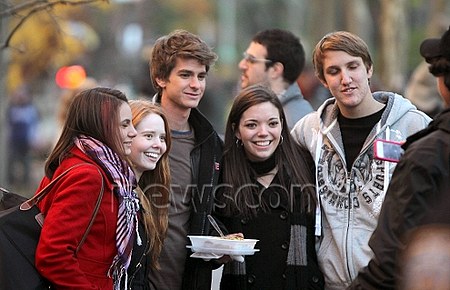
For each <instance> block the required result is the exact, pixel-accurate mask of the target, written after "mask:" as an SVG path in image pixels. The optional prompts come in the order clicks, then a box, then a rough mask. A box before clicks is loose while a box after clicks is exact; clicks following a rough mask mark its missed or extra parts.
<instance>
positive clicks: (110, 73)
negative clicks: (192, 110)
mask: <svg viewBox="0 0 450 290" xmlns="http://www.w3.org/2000/svg"><path fill="white" fill-rule="evenodd" d="M449 15H450V1H448V0H314V1H312V0H311V1H307V0H110V1H104V0H80V1H75V0H68V1H58V0H52V1H44V0H41V1H37V0H36V1H34V0H31V1H25V0H21V1H19V0H9V1H4V0H0V19H1V21H0V120H1V124H0V137H1V138H0V160H1V162H0V186H2V187H5V188H9V189H11V190H14V191H17V192H19V193H21V194H24V195H32V194H33V193H34V190H35V188H36V186H37V182H38V181H39V180H40V179H41V178H42V176H43V174H44V172H43V163H44V160H45V158H46V156H47V154H48V152H49V150H50V149H51V148H52V146H53V144H54V142H55V140H56V138H57V137H58V134H59V128H60V124H61V122H62V120H63V119H64V108H65V107H66V104H65V100H66V98H67V95H70V94H71V93H73V90H74V89H76V88H77V87H79V86H80V85H81V84H82V83H83V85H86V82H85V79H86V78H87V80H88V81H92V83H95V84H98V85H102V86H111V87H115V88H118V89H121V90H123V91H124V92H125V93H126V94H127V95H128V97H129V98H130V99H135V98H140V97H151V96H152V95H153V88H152V85H151V82H150V79H149V70H148V60H149V55H150V53H151V49H152V45H153V43H154V41H155V40H156V39H157V38H158V37H160V36H162V35H164V34H167V33H169V32H171V31H172V30H174V29H177V28H182V29H186V30H189V31H191V32H193V33H196V34H198V35H199V36H200V37H201V38H202V39H204V40H205V41H206V42H207V43H208V44H210V45H211V46H212V47H213V48H214V50H215V51H216V52H217V54H218V55H219V60H218V62H217V63H216V65H215V66H214V67H213V68H212V70H211V71H210V73H209V75H208V79H207V90H206V94H205V96H204V98H203V100H202V102H201V105H200V109H201V110H202V111H203V113H204V114H206V116H207V117H208V118H209V119H210V120H211V122H212V123H213V124H214V125H215V127H216V129H217V131H218V132H219V133H223V131H224V122H225V118H226V116H227V114H228V107H229V104H230V101H231V100H232V98H233V97H234V96H235V94H236V93H237V90H238V87H239V85H238V81H239V70H238V67H237V64H238V62H239V61H240V59H241V56H242V52H243V51H244V50H245V49H246V48H247V46H248V44H249V42H250V39H251V37H252V36H253V35H254V34H255V33H256V32H258V31H260V30H263V29H267V28H283V29H288V30H291V31H292V32H294V34H296V35H297V36H298V37H300V40H301V42H302V44H303V46H304V48H305V51H306V57H307V67H306V68H305V70H304V73H303V75H302V76H301V78H300V80H299V82H300V86H301V88H302V91H303V93H304V95H305V97H306V98H312V96H313V92H314V90H315V89H316V88H317V87H318V86H320V84H319V83H318V81H317V79H316V78H315V76H314V75H313V72H312V70H311V51H312V49H313V47H314V45H315V43H316V42H317V41H318V40H319V39H320V38H321V37H322V36H323V35H324V34H326V33H328V32H330V31H334V30H348V31H351V32H353V33H356V34H357V35H359V36H360V37H362V38H363V39H364V40H365V41H366V42H367V43H368V45H369V46H370V50H371V52H372V56H373V57H374V62H375V67H374V70H375V73H374V77H373V79H372V80H371V84H372V86H373V89H374V90H377V89H383V90H390V91H395V92H398V93H400V94H403V95H404V94H405V90H406V89H407V86H408V83H409V81H410V80H411V79H412V75H413V74H414V72H415V69H416V68H418V67H419V66H420V64H421V58H420V56H419V53H418V47H419V44H420V42H421V41H422V40H423V39H424V38H425V37H433V36H434V37H440V35H441V34H442V32H443V31H444V30H445V29H446V28H447V27H448V26H449V25H450V18H449ZM67 67H69V68H71V70H64V69H65V68H67ZM432 86H434V82H433V83H432ZM10 133H14V134H10ZM12 138H14V139H12Z"/></svg>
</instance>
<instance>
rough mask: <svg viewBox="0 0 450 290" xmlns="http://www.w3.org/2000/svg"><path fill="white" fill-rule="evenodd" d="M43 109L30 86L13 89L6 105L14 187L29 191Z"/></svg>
mask: <svg viewBox="0 0 450 290" xmlns="http://www.w3.org/2000/svg"><path fill="white" fill-rule="evenodd" d="M39 120H40V117H39V112H38V109H37V108H36V106H35V105H34V104H33V100H32V96H31V92H30V91H29V89H28V88H27V87H26V86H22V87H19V88H18V89H17V90H16V91H14V92H13V94H12V95H11V97H10V99H9V104H8V107H7V109H6V121H7V131H8V143H7V144H8V163H7V170H8V183H9V186H11V187H12V188H13V189H15V190H17V191H19V192H22V191H24V192H25V191H27V190H28V189H29V188H28V187H29V185H30V184H33V183H32V182H31V180H30V179H31V178H32V175H31V166H32V154H33V147H34V144H36V141H37V138H38V136H37V130H38V126H39Z"/></svg>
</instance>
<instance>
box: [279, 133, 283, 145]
mask: <svg viewBox="0 0 450 290" xmlns="http://www.w3.org/2000/svg"><path fill="white" fill-rule="evenodd" d="M283 141H284V137H283V135H280V143H278V146H280V145H281V144H283Z"/></svg>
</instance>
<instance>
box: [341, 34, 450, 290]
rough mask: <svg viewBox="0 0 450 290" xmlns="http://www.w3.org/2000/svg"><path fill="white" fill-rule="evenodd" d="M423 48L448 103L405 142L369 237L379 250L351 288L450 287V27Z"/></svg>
mask: <svg viewBox="0 0 450 290" xmlns="http://www.w3.org/2000/svg"><path fill="white" fill-rule="evenodd" d="M420 54H421V55H422V57H424V58H425V61H426V62H427V63H429V71H430V73H431V74H432V75H433V76H434V77H436V80H437V87H438V90H439V93H440V95H441V97H442V99H443V100H444V102H445V104H446V108H445V109H444V110H443V112H441V113H440V114H439V115H437V116H436V117H435V119H434V121H433V122H431V123H430V124H429V125H428V127H427V128H425V129H424V130H422V131H419V132H418V133H416V134H414V135H412V136H410V137H408V138H407V141H406V143H405V144H404V145H403V146H402V147H403V148H404V149H405V153H404V155H403V157H402V159H401V160H400V162H399V164H398V165H397V167H396V169H395V171H394V174H393V176H392V180H391V183H390V186H389V189H388V192H387V194H386V199H385V201H384V203H383V207H382V210H381V213H380V218H379V220H378V226H377V228H376V230H375V231H374V233H373V235H372V237H371V239H370V241H369V246H370V247H371V248H372V250H373V252H374V256H373V258H372V260H371V261H370V262H369V264H368V266H367V267H365V268H363V269H362V270H361V271H360V272H359V275H358V277H357V278H356V279H355V280H354V281H353V283H352V284H351V286H350V287H349V288H348V289H449V287H450V278H449V277H450V276H449V271H448V269H449V261H450V244H449V243H448V237H449V233H450V215H449V208H450V179H449V168H450V27H449V29H448V30H447V31H446V32H445V33H444V34H443V35H442V37H441V38H430V39H426V40H424V41H423V42H422V44H421V46H420ZM430 229H433V230H430ZM436 229H438V231H437V232H436ZM430 232H432V233H434V234H432V235H431V234H429V233H430ZM424 239H428V240H426V241H424ZM445 239H446V240H445ZM442 241H446V242H442ZM420 245H428V246H426V247H423V246H420ZM437 247H440V248H439V249H437ZM419 248H420V251H417V249H419ZM403 249H406V251H403ZM436 253H439V254H436ZM436 260H440V261H444V262H439V263H436Z"/></svg>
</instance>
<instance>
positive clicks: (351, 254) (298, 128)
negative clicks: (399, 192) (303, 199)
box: [291, 92, 431, 289]
mask: <svg viewBox="0 0 450 290" xmlns="http://www.w3.org/2000/svg"><path fill="white" fill-rule="evenodd" d="M373 97H374V98H375V99H376V100H377V101H379V102H381V103H384V104H386V108H385V110H384V112H383V114H382V116H381V120H380V121H379V122H378V124H377V125H375V127H374V128H373V129H372V131H371V132H370V133H369V135H368V137H367V138H366V140H365V142H364V145H363V147H362V149H361V152H360V153H359V155H358V156H357V157H356V159H355V161H354V162H353V165H352V167H351V171H350V172H348V171H347V165H346V159H345V151H344V146H343V142H342V137H341V131H340V128H339V123H338V122H337V116H338V112H339V110H338V107H337V104H336V102H335V99H334V98H331V99H328V100H327V101H325V102H324V103H323V104H322V106H321V107H320V108H319V109H318V110H317V112H313V113H311V114H308V115H307V116H305V117H304V118H302V119H301V120H300V121H299V122H297V124H296V125H295V127H294V128H293V129H292V132H291V134H292V135H293V136H294V138H295V139H296V140H297V142H299V143H301V144H303V145H305V146H306V147H307V148H308V149H309V151H310V152H311V155H312V156H313V158H314V160H315V163H316V186H317V195H318V198H319V199H320V207H321V210H318V213H317V222H316V235H321V238H320V243H319V245H318V246H319V248H318V253H317V256H318V261H319V266H320V267H321V270H322V272H323V274H324V277H325V289H345V288H346V287H347V286H349V285H350V283H351V281H352V280H353V279H354V278H355V277H356V276H357V274H358V271H359V270H360V269H362V268H363V267H364V266H366V265H367V264H368V262H369V260H370V259H371V258H372V250H371V249H370V247H369V246H368V242H369V238H370V236H371V235H372V232H373V231H374V230H375V227H376V225H377V221H378V216H379V213H380V210H381V205H382V203H383V200H384V196H385V193H386V190H387V186H388V184H389V180H390V176H391V175H392V173H393V171H394V167H395V163H392V162H386V161H380V160H377V159H374V151H373V143H374V141H375V140H376V139H377V138H381V139H386V140H393V141H405V140H406V137H408V136H409V135H411V134H413V133H415V132H417V131H419V130H421V129H423V128H425V127H426V126H427V125H428V123H429V122H430V121H431V119H430V118H429V117H428V116H427V115H426V114H424V113H423V112H421V111H418V110H417V108H416V107H415V106H414V105H413V104H411V102H410V101H408V100H407V99H405V98H403V97H402V96H400V95H397V94H394V93H390V92H376V93H373Z"/></svg>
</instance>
